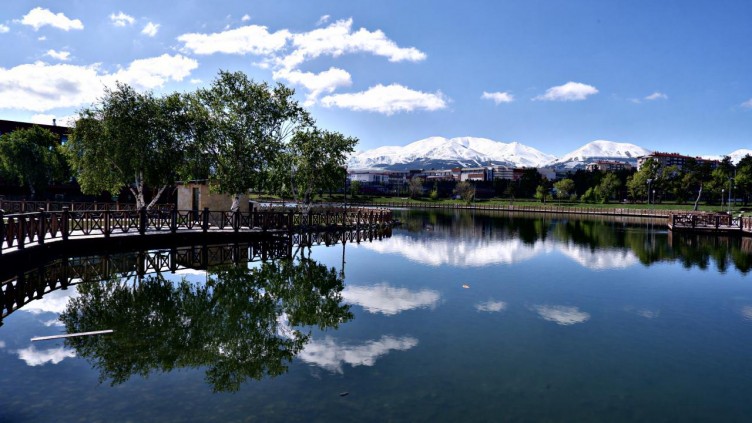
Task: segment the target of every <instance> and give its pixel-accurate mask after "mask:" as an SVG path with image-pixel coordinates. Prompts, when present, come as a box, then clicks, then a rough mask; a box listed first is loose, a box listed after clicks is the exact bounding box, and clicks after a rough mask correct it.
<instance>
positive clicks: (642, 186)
mask: <svg viewBox="0 0 752 423" xmlns="http://www.w3.org/2000/svg"><path fill="white" fill-rule="evenodd" d="M659 170H660V163H659V162H658V161H657V160H654V159H652V158H651V159H647V160H646V161H645V163H643V164H642V166H641V167H640V170H638V171H637V172H635V174H634V175H632V176H631V177H628V178H627V191H628V192H629V196H630V197H631V198H632V199H633V200H639V199H642V198H648V189H651V190H652V189H655V188H656V186H657V185H658V172H659ZM648 181H650V183H649V184H648ZM648 185H650V187H648Z"/></svg>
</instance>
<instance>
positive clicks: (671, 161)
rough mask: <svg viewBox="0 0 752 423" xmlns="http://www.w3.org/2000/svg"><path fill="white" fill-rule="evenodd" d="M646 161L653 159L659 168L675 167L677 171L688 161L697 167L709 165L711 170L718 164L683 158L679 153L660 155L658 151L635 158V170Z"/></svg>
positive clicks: (695, 158)
mask: <svg viewBox="0 0 752 423" xmlns="http://www.w3.org/2000/svg"><path fill="white" fill-rule="evenodd" d="M648 159H653V160H655V161H656V162H658V164H660V166H661V167H664V166H676V167H678V168H679V169H681V168H683V167H684V166H686V164H687V163H688V162H689V161H690V160H694V161H695V163H697V164H698V165H702V164H704V163H710V167H711V168H713V169H714V168H716V167H717V166H718V164H719V162H718V160H710V159H704V158H702V157H691V156H684V155H681V154H679V153H662V152H659V151H656V152H653V153H650V154H648V155H647V156H642V157H638V158H637V170H640V168H641V167H642V165H644V164H645V162H647V161H648Z"/></svg>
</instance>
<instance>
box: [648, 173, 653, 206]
mask: <svg viewBox="0 0 752 423" xmlns="http://www.w3.org/2000/svg"><path fill="white" fill-rule="evenodd" d="M652 183H653V179H648V204H650V184H652Z"/></svg>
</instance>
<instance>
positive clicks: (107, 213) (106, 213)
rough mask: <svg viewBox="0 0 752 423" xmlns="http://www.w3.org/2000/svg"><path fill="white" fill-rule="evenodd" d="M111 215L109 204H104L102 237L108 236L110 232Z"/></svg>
mask: <svg viewBox="0 0 752 423" xmlns="http://www.w3.org/2000/svg"><path fill="white" fill-rule="evenodd" d="M111 219H112V216H110V205H109V204H105V206H104V237H105V238H109V237H110V233H111V232H112V228H111V226H112V222H111Z"/></svg>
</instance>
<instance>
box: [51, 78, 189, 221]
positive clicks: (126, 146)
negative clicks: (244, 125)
mask: <svg viewBox="0 0 752 423" xmlns="http://www.w3.org/2000/svg"><path fill="white" fill-rule="evenodd" d="M184 116H185V115H184V113H183V102H182V100H181V98H180V96H179V95H177V94H173V95H170V96H166V97H161V98H158V97H155V96H154V95H153V94H152V93H150V92H146V93H139V92H136V91H135V90H134V89H133V88H132V87H130V86H128V85H125V84H120V83H119V84H118V85H117V87H116V88H115V89H114V90H111V89H106V90H105V94H104V97H103V98H102V99H101V100H99V102H98V103H96V104H94V105H92V106H91V107H90V108H86V109H83V110H81V111H80V112H79V114H78V119H77V120H76V124H75V127H74V129H73V132H72V134H71V137H70V139H69V142H68V144H67V145H66V153H67V156H68V159H69V160H70V162H71V165H72V170H73V172H74V173H75V175H76V177H77V179H78V182H79V184H80V185H81V190H82V192H83V193H85V194H99V193H101V192H102V191H107V192H109V193H110V194H112V195H117V194H118V193H120V190H121V189H123V188H126V187H127V188H129V189H130V190H131V192H132V193H133V195H134V196H135V197H136V203H137V204H136V205H137V207H142V206H147V205H146V203H145V195H144V186H145V185H148V186H150V187H152V188H157V189H158V192H157V193H156V194H155V195H154V197H153V198H152V201H151V203H150V204H149V205H148V207H151V206H152V205H153V204H155V203H156V201H157V200H158V199H159V196H160V195H161V194H162V192H164V190H165V189H166V188H167V187H168V186H170V185H172V184H173V183H174V182H175V180H176V178H177V176H178V172H179V171H180V169H181V168H182V167H183V166H184V163H185V162H184V157H185V155H184V153H185V150H186V143H187V138H188V133H187V131H186V125H185V120H184Z"/></svg>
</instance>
